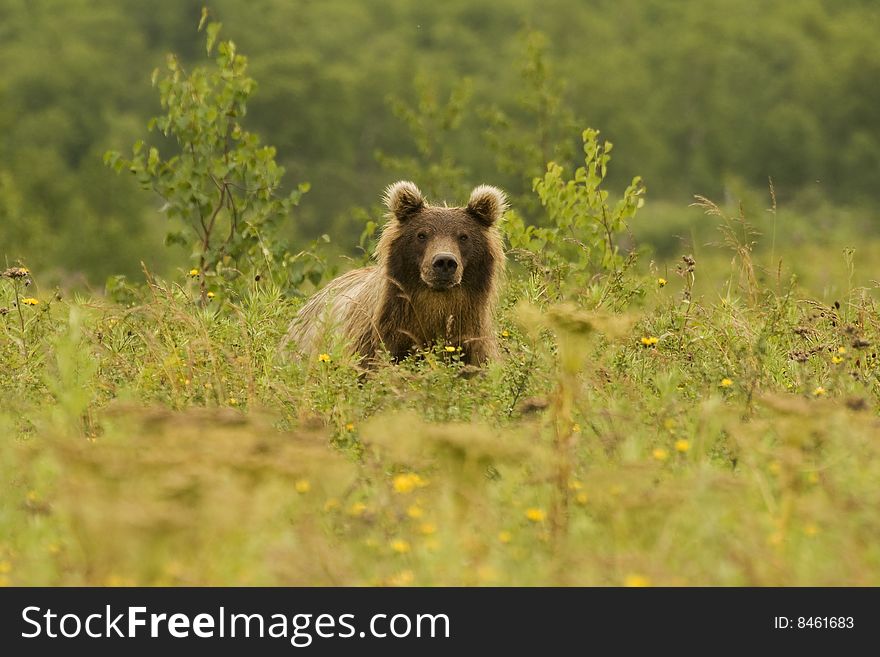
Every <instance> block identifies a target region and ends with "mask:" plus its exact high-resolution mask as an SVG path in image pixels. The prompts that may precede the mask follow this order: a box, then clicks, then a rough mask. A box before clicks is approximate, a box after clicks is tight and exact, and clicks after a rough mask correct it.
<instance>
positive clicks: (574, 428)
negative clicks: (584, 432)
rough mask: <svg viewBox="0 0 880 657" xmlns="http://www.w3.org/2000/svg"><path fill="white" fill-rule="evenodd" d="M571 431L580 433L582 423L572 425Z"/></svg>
mask: <svg viewBox="0 0 880 657" xmlns="http://www.w3.org/2000/svg"><path fill="white" fill-rule="evenodd" d="M571 432H572V433H580V432H581V425H579V424H573V425H571Z"/></svg>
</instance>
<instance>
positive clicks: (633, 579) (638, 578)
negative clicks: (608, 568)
mask: <svg viewBox="0 0 880 657" xmlns="http://www.w3.org/2000/svg"><path fill="white" fill-rule="evenodd" d="M623 585H624V586H628V587H631V588H641V587H645V586H651V580H650V579H648V578H647V577H645V576H644V575H639V574H638V573H630V574H629V575H627V576H626V578H625V579H624V580H623Z"/></svg>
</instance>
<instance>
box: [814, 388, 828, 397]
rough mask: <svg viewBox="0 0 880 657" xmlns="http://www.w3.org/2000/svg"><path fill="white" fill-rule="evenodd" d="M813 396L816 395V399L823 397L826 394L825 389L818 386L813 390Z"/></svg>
mask: <svg viewBox="0 0 880 657" xmlns="http://www.w3.org/2000/svg"><path fill="white" fill-rule="evenodd" d="M813 394H814V395H816V397H821V396H822V395H824V394H825V388H823V387H822V386H816V389H815V390H813Z"/></svg>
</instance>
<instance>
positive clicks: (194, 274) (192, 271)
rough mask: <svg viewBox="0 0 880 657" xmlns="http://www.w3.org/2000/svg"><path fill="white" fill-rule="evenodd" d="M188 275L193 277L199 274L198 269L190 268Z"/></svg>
mask: <svg viewBox="0 0 880 657" xmlns="http://www.w3.org/2000/svg"><path fill="white" fill-rule="evenodd" d="M189 275H190V276H192V277H193V278H195V277H196V276H198V275H199V270H198V269H190V270H189Z"/></svg>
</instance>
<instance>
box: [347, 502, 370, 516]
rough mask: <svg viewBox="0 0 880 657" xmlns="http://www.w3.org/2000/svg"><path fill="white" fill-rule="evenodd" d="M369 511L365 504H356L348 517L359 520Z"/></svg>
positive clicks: (349, 510) (352, 506)
mask: <svg viewBox="0 0 880 657" xmlns="http://www.w3.org/2000/svg"><path fill="white" fill-rule="evenodd" d="M366 510H367V505H366V504H364V503H363V502H355V503H354V504H352V505H351V506H350V507H349V509H348V515H350V516H353V517H355V518H358V517H360V516H362V515H364V512H365V511H366Z"/></svg>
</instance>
